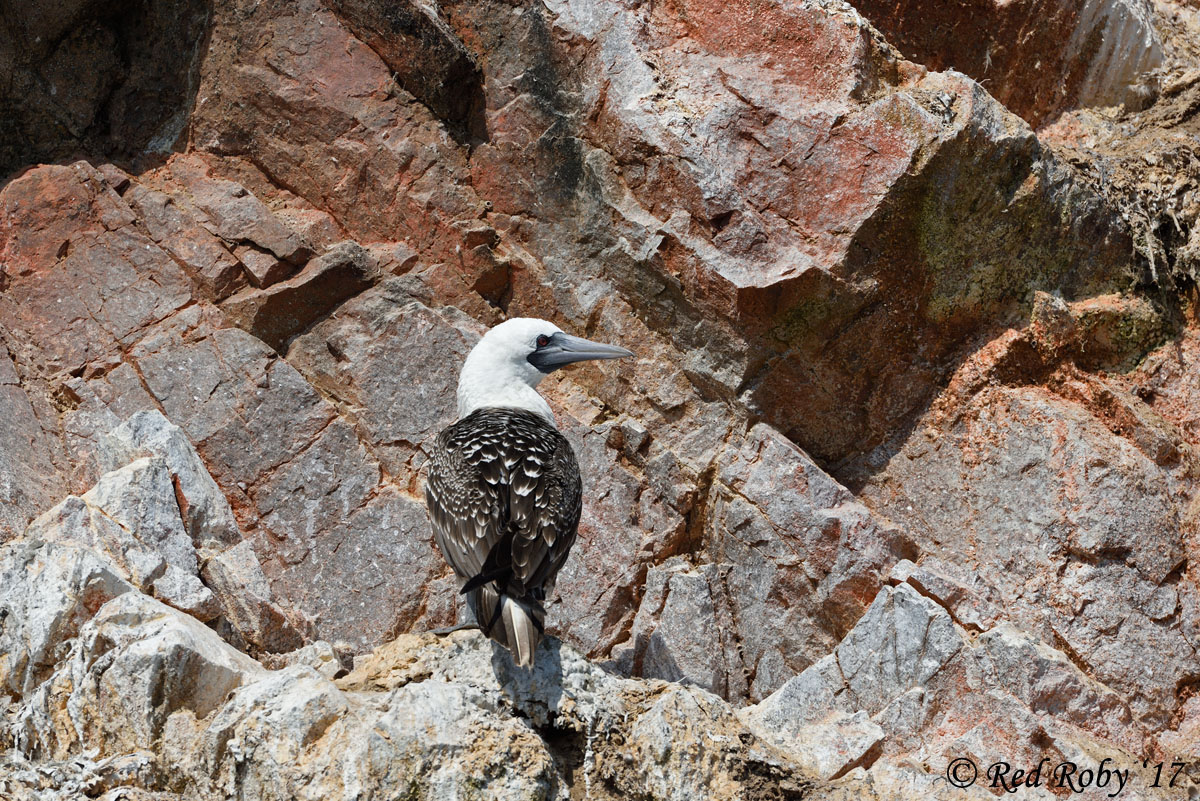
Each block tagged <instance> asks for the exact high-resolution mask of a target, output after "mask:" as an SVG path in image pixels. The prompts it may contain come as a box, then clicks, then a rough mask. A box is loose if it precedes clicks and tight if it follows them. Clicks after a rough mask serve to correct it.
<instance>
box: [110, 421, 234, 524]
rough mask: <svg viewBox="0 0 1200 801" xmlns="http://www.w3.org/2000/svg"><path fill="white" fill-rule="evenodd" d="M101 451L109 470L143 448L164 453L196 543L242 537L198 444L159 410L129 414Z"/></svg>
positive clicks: (162, 457)
mask: <svg viewBox="0 0 1200 801" xmlns="http://www.w3.org/2000/svg"><path fill="white" fill-rule="evenodd" d="M98 450H99V456H100V459H101V462H102V465H103V467H104V468H105V470H106V472H107V470H113V469H116V468H118V467H119V466H120V465H123V464H126V463H128V462H130V461H132V460H133V458H134V457H135V456H138V455H141V453H143V452H144V453H148V454H152V455H154V456H158V457H160V458H161V459H162V460H163V462H164V463H165V464H166V466H167V469H168V470H169V471H170V473H171V480H172V485H173V487H174V489H175V498H176V502H177V503H178V505H179V512H180V514H181V515H182V516H183V520H184V524H185V525H186V527H187V533H188V536H189V537H191V540H192V543H193V544H194V545H195V546H196V547H197V548H205V547H208V548H212V547H220V546H227V545H233V544H235V543H237V542H238V541H239V540H241V538H242V537H241V532H239V531H238V527H237V521H236V520H235V519H234V517H233V511H232V510H231V509H230V508H229V502H228V501H226V500H225V496H224V495H222V494H221V489H220V487H218V486H217V483H216V482H215V481H213V479H212V476H210V475H209V474H208V469H207V468H206V467H205V466H204V463H203V462H202V461H201V460H200V456H199V454H197V453H196V449H195V448H193V447H192V444H191V443H190V442H189V441H188V440H187V437H186V436H184V433H183V431H182V430H181V429H180V428H179V427H178V426H176V425H174V424H173V423H171V422H170V421H169V420H167V418H165V417H163V415H162V413H161V412H159V411H158V410H154V411H143V412H137V413H135V414H133V415H131V416H130V417H129V419H127V420H126V421H125V422H124V423H122V424H121V425H120V426H118V427H117V428H115V429H114V430H113V431H112V433H111V434H109V435H108V436H107V437H106V438H105V440H104V441H103V443H102V445H101V447H100V448H99V449H98Z"/></svg>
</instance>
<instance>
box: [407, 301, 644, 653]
mask: <svg viewBox="0 0 1200 801" xmlns="http://www.w3.org/2000/svg"><path fill="white" fill-rule="evenodd" d="M633 355H634V354H633V352H632V351H629V350H626V349H625V348H621V347H617V346H615V345H605V344H602V343H599V342H592V341H590V340H587V339H583V338H581V337H577V336H572V335H571V334H567V333H565V332H564V331H563V330H562V329H561V328H559V327H558V326H556V325H554V324H553V323H550V322H548V321H546V320H539V319H535V318H529V317H517V318H513V319H509V320H506V321H505V322H502V323H500V324H499V325H496V326H495V327H493V328H491V329H490V330H489V331H488V332H487V333H486V334H484V336H483V338H482V339H481V340H480V341H479V343H478V344H476V345H475V347H474V348H473V349H472V350H471V352H470V353H469V354H467V358H466V361H464V362H463V366H462V370H461V372H460V373H459V379H458V393H457V400H458V420H457V421H456V422H455V423H453V424H451V425H450V426H448V427H447V428H445V429H443V430H442V431H441V432H440V433H439V434H438V436H437V438H436V440H435V442H434V445H433V447H432V449H431V450H432V452H431V454H430V458H429V468H428V472H427V477H426V482H425V503H426V505H427V506H428V509H429V519H430V523H431V526H432V528H433V535H434V541H435V542H436V543H437V546H438V549H439V550H440V551H441V553H442V556H443V557H444V558H445V560H446V562H447V563H448V564H449V565H450V567H451V568H452V569H453V570H454V572H455V574H456V575H457V576H458V579H459V583H460V586H459V592H460V594H462V595H465V596H466V600H467V604H468V606H469V607H470V609H471V611H472V612H473V613H474V616H475V622H476V623H477V624H478V626H479V628H480V629H481V630H482V631H483V633H484V634H486V635H487V636H488V637H490V638H491V639H493V640H495V641H496V642H498V643H500V644H501V645H503V646H505V647H506V648H508V650H509V651H510V652H511V653H512V655H513V660H514V661H515V662H516V664H517V665H519V666H520V667H526V668H528V667H532V665H533V661H534V652H535V650H536V649H537V646H538V644H539V643H540V642H541V640H542V636H543V634H544V633H545V628H544V626H545V618H546V609H545V603H546V599H547V598H548V597H549V596H551V595H552V594H553V591H554V583H555V578H556V576H557V575H558V571H559V570H561V569H562V566H563V565H564V564H565V563H566V561H567V555H568V553H569V552H570V550H571V546H572V545H573V544H574V543H575V536H576V529H577V528H578V526H579V516H580V512H581V510H582V501H583V482H582V479H581V477H580V474H579V463H578V461H577V460H576V458H575V452H574V451H573V450H572V449H571V445H570V443H569V442H568V441H567V438H566V437H564V436H563V435H562V433H561V432H560V431H559V430H558V425H557V423H556V421H555V418H554V413H553V412H552V411H551V410H550V405H549V404H548V403H547V402H546V399H545V398H543V397H542V396H541V394H539V393H538V391H537V386H538V384H539V383H541V381H542V379H544V378H545V377H546V376H548V375H549V374H550V373H552V372H554V371H555V370H557V369H559V368H561V367H565V366H567V365H569V364H574V363H575V362H581V361H586V360H590V359H620V358H625V357H629V356H633ZM468 625H469V624H468ZM464 627H465V626H460V627H458V628H464Z"/></svg>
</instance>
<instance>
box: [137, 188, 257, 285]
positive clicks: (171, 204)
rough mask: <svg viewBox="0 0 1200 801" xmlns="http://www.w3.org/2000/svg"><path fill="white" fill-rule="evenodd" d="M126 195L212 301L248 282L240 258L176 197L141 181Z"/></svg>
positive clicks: (157, 239)
mask: <svg viewBox="0 0 1200 801" xmlns="http://www.w3.org/2000/svg"><path fill="white" fill-rule="evenodd" d="M124 198H125V200H126V201H127V202H128V203H129V206H130V208H132V209H133V210H134V211H136V212H137V215H138V217H139V219H140V220H141V222H142V223H143V224H144V225H145V226H146V230H147V231H149V232H150V236H151V237H152V238H153V239H154V241H155V242H158V243H159V244H160V245H162V246H163V247H165V248H166V249H167V250H169V251H170V252H171V255H173V256H174V257H175V258H176V259H178V260H179V261H180V262H182V263H183V264H185V265H186V266H187V267H188V269H190V270H191V271H192V274H193V275H194V276H195V280H196V281H197V282H198V283H199V284H200V286H201V287H202V288H203V289H204V290H205V291H206V293H207V295H208V297H209V299H210V300H222V299H224V298H226V297H228V296H229V295H231V294H233V293H234V292H236V291H237V290H238V289H239V288H241V287H242V286H244V285H245V283H246V277H245V273H244V272H243V271H242V266H241V264H239V263H238V259H237V257H236V256H234V255H233V254H232V253H230V252H229V249H228V248H227V247H226V246H225V243H223V242H222V241H221V240H220V238H219V237H217V236H215V235H214V234H212V233H209V232H208V231H206V230H205V229H203V228H201V227H200V225H199V224H198V223H197V221H196V218H195V217H194V216H193V215H191V214H189V213H187V211H185V210H183V209H181V208H180V206H179V204H178V203H177V202H176V200H175V198H174V197H172V196H171V195H169V194H167V193H166V192H159V191H157V190H154V189H150V188H148V187H146V186H144V185H142V184H140V183H139V184H134V185H133V186H132V187H130V189H129V190H128V191H127V192H126V193H125V195H124Z"/></svg>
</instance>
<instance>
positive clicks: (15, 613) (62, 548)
mask: <svg viewBox="0 0 1200 801" xmlns="http://www.w3.org/2000/svg"><path fill="white" fill-rule="evenodd" d="M132 589H133V587H132V586H130V584H129V583H128V582H127V581H126V580H125V579H124V578H123V577H122V576H121V575H120V572H119V571H118V570H117V569H116V568H114V567H113V566H112V565H110V564H109V563H108V562H107V561H105V560H104V559H101V558H100V557H99V556H98V555H97V554H96V553H94V552H93V551H91V550H90V549H88V548H85V547H83V546H81V545H77V544H72V543H43V542H40V541H38V540H36V539H22V540H16V541H14V542H12V543H9V544H7V545H3V546H0V687H3V688H4V690H5V692H6V694H8V695H10V696H13V697H20V696H24V695H26V694H28V693H30V692H32V691H33V690H34V688H35V687H37V686H38V685H39V684H40V683H41V682H42V681H44V680H45V679H47V678H48V677H49V675H50V672H51V671H52V670H53V669H54V665H55V664H57V663H58V662H60V661H61V660H62V659H63V658H65V656H66V654H67V650H68V649H69V648H70V645H71V641H72V640H73V639H74V638H75V636H76V635H77V634H78V633H79V628H80V626H82V625H83V624H84V623H86V622H87V620H88V619H89V618H90V617H91V615H92V614H93V613H94V612H95V610H96V609H98V608H99V607H100V606H101V605H103V604H104V603H106V602H108V601H109V600H111V599H113V598H116V597H117V596H118V595H122V594H124V593H127V592H130V591H131V590H132Z"/></svg>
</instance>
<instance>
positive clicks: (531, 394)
mask: <svg viewBox="0 0 1200 801" xmlns="http://www.w3.org/2000/svg"><path fill="white" fill-rule="evenodd" d="M472 367H473V365H471V364H468V365H467V366H466V367H464V368H463V372H462V375H461V376H460V377H459V380H458V419H460V420H461V419H462V418H464V417H466V416H467V415H469V414H470V413H471V412H473V411H475V410H477V409H483V408H488V407H504V408H509V409H525V410H526V411H530V412H533V413H534V414H540V415H541V416H542V417H544V418H545V419H546V421H547V422H549V423H550V425H552V426H555V427H556V428H557V427H558V424H557V423H556V422H555V420H554V413H553V412H551V411H550V404H548V403H546V399H545V398H543V397H542V396H541V395H540V394H538V391H537V390H536V389H534V388H533V387H531V386H529V385H528V384H526V383H525V382H524V381H522V380H520V379H519V378H515V377H514V376H511V375H506V374H505V373H504V371H503V370H499V371H496V370H492V371H489V370H486V369H483V368H482V367H481V368H480V369H471V368H472Z"/></svg>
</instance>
